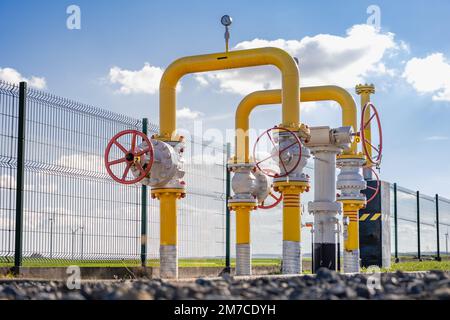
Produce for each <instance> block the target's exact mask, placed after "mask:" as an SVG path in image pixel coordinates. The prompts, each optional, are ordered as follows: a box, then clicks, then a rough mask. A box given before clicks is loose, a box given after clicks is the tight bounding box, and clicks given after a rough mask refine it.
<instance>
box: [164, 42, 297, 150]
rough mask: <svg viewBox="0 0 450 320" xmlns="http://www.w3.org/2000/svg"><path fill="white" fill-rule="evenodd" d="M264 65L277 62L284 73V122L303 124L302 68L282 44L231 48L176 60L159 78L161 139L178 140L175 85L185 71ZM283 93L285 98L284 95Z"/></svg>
mask: <svg viewBox="0 0 450 320" xmlns="http://www.w3.org/2000/svg"><path fill="white" fill-rule="evenodd" d="M261 65H273V66H276V67H277V68H278V69H279V70H280V71H281V74H282V89H283V90H282V93H281V91H280V102H281V101H282V125H283V126H286V127H291V128H296V127H298V126H299V125H300V123H299V122H300V92H299V90H298V88H299V82H300V81H299V70H298V67H297V64H296V62H295V60H294V59H293V58H292V57H291V56H290V55H289V54H288V53H287V52H286V51H284V50H282V49H279V48H272V47H267V48H257V49H249V50H238V51H231V52H222V53H213V54H206V55H198V56H190V57H184V58H180V59H178V60H176V61H174V62H173V63H172V64H171V65H170V66H169V67H167V69H166V70H165V71H164V74H163V76H162V78H161V82H160V88H159V92H160V97H159V117H160V135H159V137H158V138H159V139H161V140H172V141H176V140H178V137H177V135H176V86H177V84H178V81H179V80H180V79H181V78H182V77H183V76H184V75H186V74H189V73H196V72H205V71H215V70H225V69H233V68H243V67H252V66H261ZM281 95H282V98H281Z"/></svg>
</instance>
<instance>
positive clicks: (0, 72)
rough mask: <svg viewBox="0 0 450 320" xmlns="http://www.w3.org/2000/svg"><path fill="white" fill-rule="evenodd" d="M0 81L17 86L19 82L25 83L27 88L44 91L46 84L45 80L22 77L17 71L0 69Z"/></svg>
mask: <svg viewBox="0 0 450 320" xmlns="http://www.w3.org/2000/svg"><path fill="white" fill-rule="evenodd" d="M0 80H3V81H6V82H9V83H12V84H18V83H19V82H21V81H26V82H27V83H28V86H29V87H31V88H35V89H45V88H46V87H47V83H46V81H45V78H41V77H35V76H32V77H31V78H29V79H28V78H25V77H23V76H22V75H21V74H20V73H19V72H18V71H17V70H15V69H13V68H0Z"/></svg>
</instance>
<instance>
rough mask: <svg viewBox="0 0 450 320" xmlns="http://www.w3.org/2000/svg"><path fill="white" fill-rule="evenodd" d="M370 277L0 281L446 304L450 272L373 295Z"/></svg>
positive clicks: (153, 295)
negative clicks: (401, 300) (71, 282)
mask: <svg viewBox="0 0 450 320" xmlns="http://www.w3.org/2000/svg"><path fill="white" fill-rule="evenodd" d="M369 276H370V275H368V274H357V275H343V274H339V273H336V272H333V271H329V270H326V269H320V270H319V271H318V273H317V275H316V276H309V275H306V276H292V277H269V278H267V277H266V278H264V277H261V278H253V279H234V278H232V277H230V276H228V275H225V276H224V277H222V278H220V279H214V280H208V279H197V280H195V281H191V282H185V281H180V282H169V281H161V280H133V281H130V280H126V281H104V282H83V283H82V284H81V288H80V290H69V289H67V287H66V284H65V282H56V281H50V282H49V281H14V280H8V281H0V299H38V300H42V299H44V300H48V299H50V300H54V299H76V300H85V299H107V300H116V299H127V300H129V299H132V300H136V299H139V300H147V299H203V300H205V299H211V300H215V299H270V300H271V299H291V300H298V299H446V300H450V273H449V272H442V271H430V272H427V273H403V272H396V273H383V274H381V281H380V283H381V288H378V289H374V290H370V289H369V288H368V286H367V283H368V282H369V283H370V282H371V281H370V279H369V281H368V277H369Z"/></svg>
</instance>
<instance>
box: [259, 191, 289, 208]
mask: <svg viewBox="0 0 450 320" xmlns="http://www.w3.org/2000/svg"><path fill="white" fill-rule="evenodd" d="M267 197H268V198H269V197H271V198H273V199H274V200H275V202H274V203H271V204H266V203H265V202H266V200H264V201H263V202H262V203H261V204H260V205H258V209H264V210H267V209H272V208H275V207H276V206H277V205H278V204H279V203H280V202H281V200H283V195H282V194H281V193H280V195H276V194H274V193H273V192H271V193H269V195H268V196H267Z"/></svg>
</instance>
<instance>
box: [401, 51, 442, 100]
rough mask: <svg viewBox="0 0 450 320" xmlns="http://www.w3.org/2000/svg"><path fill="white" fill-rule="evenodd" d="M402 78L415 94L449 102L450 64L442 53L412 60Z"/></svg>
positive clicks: (407, 64)
mask: <svg viewBox="0 0 450 320" xmlns="http://www.w3.org/2000/svg"><path fill="white" fill-rule="evenodd" d="M403 77H404V78H405V79H406V81H407V82H408V83H410V84H411V85H412V86H413V87H414V89H415V90H416V91H417V92H419V93H422V94H424V93H429V94H433V100H435V101H450V62H449V61H448V60H447V59H446V58H445V56H444V55H443V54H442V53H439V52H438V53H433V54H430V55H428V56H427V57H425V58H412V59H411V60H409V61H408V62H407V63H406V66H405V71H404V73H403Z"/></svg>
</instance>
